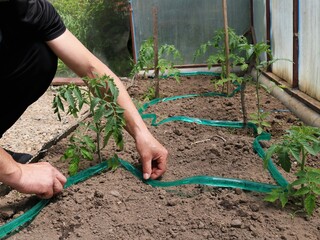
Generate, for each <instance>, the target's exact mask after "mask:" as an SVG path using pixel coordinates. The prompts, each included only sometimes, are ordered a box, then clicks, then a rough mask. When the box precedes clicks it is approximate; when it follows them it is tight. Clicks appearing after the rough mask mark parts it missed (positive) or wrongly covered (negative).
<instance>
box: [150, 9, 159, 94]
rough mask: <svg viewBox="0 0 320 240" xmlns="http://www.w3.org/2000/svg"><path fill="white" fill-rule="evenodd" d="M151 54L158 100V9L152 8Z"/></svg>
mask: <svg viewBox="0 0 320 240" xmlns="http://www.w3.org/2000/svg"><path fill="white" fill-rule="evenodd" d="M152 13H153V52H154V68H155V69H154V80H155V81H156V82H155V98H159V85H160V83H159V81H160V80H159V67H158V63H159V47H158V8H157V7H153V9H152Z"/></svg>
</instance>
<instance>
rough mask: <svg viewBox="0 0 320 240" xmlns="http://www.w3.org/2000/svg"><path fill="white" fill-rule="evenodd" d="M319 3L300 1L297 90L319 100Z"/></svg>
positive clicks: (311, 0) (312, 0) (315, 0)
mask: <svg viewBox="0 0 320 240" xmlns="http://www.w3.org/2000/svg"><path fill="white" fill-rule="evenodd" d="M319 22H320V1H318V0H308V1H300V30H299V31H300V33H299V39H300V42H299V46H300V47H299V48H300V52H299V58H300V60H299V88H300V90H301V91H303V92H305V93H306V94H308V95H309V96H311V97H314V98H316V99H318V100H320V77H319V76H320V68H319V64H318V63H319V59H320V42H319V39H320V29H319Z"/></svg>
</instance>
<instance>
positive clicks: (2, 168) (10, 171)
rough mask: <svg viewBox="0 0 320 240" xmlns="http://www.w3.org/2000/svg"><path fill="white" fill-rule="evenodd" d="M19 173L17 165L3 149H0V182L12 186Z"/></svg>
mask: <svg viewBox="0 0 320 240" xmlns="http://www.w3.org/2000/svg"><path fill="white" fill-rule="evenodd" d="M20 171H21V170H20V168H19V166H18V163H16V162H15V161H14V160H13V159H12V157H11V155H10V154H8V153H7V152H6V151H5V150H4V149H3V148H0V182H3V183H5V184H8V185H10V184H12V183H13V182H14V181H15V178H16V177H17V175H19V173H20Z"/></svg>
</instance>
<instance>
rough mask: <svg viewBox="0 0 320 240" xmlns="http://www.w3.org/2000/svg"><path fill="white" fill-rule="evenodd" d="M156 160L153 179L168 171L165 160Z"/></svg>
mask: <svg viewBox="0 0 320 240" xmlns="http://www.w3.org/2000/svg"><path fill="white" fill-rule="evenodd" d="M155 162H156V164H155V166H154V167H153V168H152V174H151V178H152V179H157V178H158V177H160V176H161V175H162V174H163V173H164V172H165V171H166V164H165V163H164V162H161V161H160V162H158V161H155Z"/></svg>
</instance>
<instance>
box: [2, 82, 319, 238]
mask: <svg viewBox="0 0 320 240" xmlns="http://www.w3.org/2000/svg"><path fill="white" fill-rule="evenodd" d="M148 86H149V82H148V81H146V80H137V82H136V84H135V85H134V86H133V87H131V88H130V94H131V95H132V96H133V97H134V98H135V99H139V98H140V99H141V95H142V94H143V93H144V92H145V91H146V89H147V87H148ZM160 88H161V97H168V96H176V95H183V94H189V93H203V92H208V91H212V90H213V85H212V84H211V83H210V78H209V77H184V78H182V79H181V82H180V83H177V82H175V80H172V79H167V80H161V84H160ZM261 96H262V101H261V103H262V108H263V110H264V111H270V112H271V115H270V118H269V121H270V123H271V124H272V127H271V128H269V129H267V130H268V131H269V132H270V133H271V134H272V136H273V138H272V140H271V142H264V143H263V146H265V147H268V146H269V145H270V143H272V142H273V141H276V140H277V139H279V137H280V136H281V135H282V134H283V133H284V131H285V130H286V129H287V128H288V127H289V126H291V125H293V124H295V125H297V124H301V122H300V121H299V120H298V119H297V118H296V117H295V116H294V115H293V114H292V113H291V112H290V111H287V109H286V107H285V106H284V105H283V104H281V103H280V102H279V101H278V100H277V99H275V98H273V97H272V96H270V95H268V94H267V93H266V92H264V91H261ZM247 101H248V109H249V112H253V111H255V109H256V105H255V104H256V98H255V94H254V88H253V87H252V86H249V87H248V88H247ZM137 102H138V101H137ZM147 112H154V113H156V114H157V116H158V120H161V119H164V118H167V117H170V116H176V115H184V116H190V117H196V118H201V119H213V120H230V121H241V119H242V115H241V111H240V98H239V94H236V96H235V97H232V98H225V97H198V98H188V99H182V100H176V101H171V102H162V103H159V104H157V105H154V106H152V107H150V108H149V109H148V110H147ZM88 120H89V121H90V119H88ZM146 122H148V123H150V121H149V120H146ZM150 130H151V131H152V132H153V134H154V135H155V136H156V137H157V139H158V140H159V141H160V142H161V143H163V144H164V146H166V147H167V149H168V150H169V152H170V157H169V166H168V171H167V172H166V174H165V175H164V176H163V178H162V179H161V181H171V180H178V179H181V178H185V177H190V176H196V175H209V176H218V177H227V178H239V179H245V180H251V181H256V182H264V183H271V184H275V182H274V180H273V179H272V178H271V177H270V175H269V173H268V172H267V171H266V170H265V169H264V168H263V164H262V160H261V159H260V158H259V157H258V156H257V154H256V153H255V152H254V150H253V149H252V141H253V139H254V137H253V134H252V132H250V131H248V132H247V131H245V130H242V129H230V128H221V127H208V126H204V125H198V124H195V123H185V122H170V123H166V124H163V125H160V126H158V127H152V126H150ZM67 144H68V138H65V139H62V140H61V141H59V142H58V143H57V144H56V145H54V146H52V147H51V148H50V149H48V151H47V154H46V156H45V157H44V158H43V159H42V160H41V161H48V162H50V163H52V164H53V165H55V166H56V167H57V168H59V169H60V170H61V171H62V172H64V173H65V174H66V175H67V174H68V173H67V163H64V162H62V161H61V160H60V157H61V155H62V154H63V152H64V150H65V149H66V146H67ZM113 151H114V147H113V145H112V144H110V145H109V146H108V148H107V149H106V150H105V152H104V154H105V155H106V156H108V155H110V154H112V152H113ZM119 156H120V157H121V158H122V159H124V160H127V161H129V162H131V163H133V164H135V165H136V166H137V167H139V165H138V164H137V163H138V160H139V156H138V154H137V152H136V150H135V147H134V142H133V141H132V138H131V137H130V136H128V134H126V135H125V150H124V151H123V152H119ZM95 164H96V162H90V163H88V162H84V163H83V165H82V169H84V168H86V167H88V166H92V165H95ZM279 171H280V172H281V173H282V174H283V175H284V176H285V177H286V178H287V179H288V180H292V179H293V176H292V175H291V174H285V173H283V172H282V171H281V170H279ZM264 196H265V195H264V194H262V193H257V192H250V191H243V190H240V189H231V188H218V187H208V186H203V185H183V186H178V187H170V188H154V187H151V186H150V185H148V184H146V183H144V182H142V181H140V180H139V179H137V178H136V177H134V176H133V175H132V174H131V173H129V172H128V171H126V170H125V169H123V168H119V169H117V170H116V171H114V172H110V171H109V172H104V173H101V174H99V175H97V176H94V177H92V178H90V179H88V180H86V181H85V182H83V183H79V184H77V185H74V186H71V187H70V188H68V189H65V190H64V191H63V193H62V194H60V195H59V196H57V197H55V198H54V199H52V201H51V202H50V204H49V205H48V206H47V207H45V208H44V209H43V210H42V211H41V212H40V214H39V215H38V216H37V217H36V218H35V219H34V220H33V221H32V222H31V223H30V224H29V225H28V226H27V227H25V228H23V229H22V230H21V231H20V232H18V233H16V234H15V235H13V236H11V237H10V239H35V240H36V239H59V240H61V239H183V240H185V239H311V240H313V239H320V234H319V232H320V219H319V213H320V211H319V209H318V210H316V211H315V213H314V215H313V216H312V217H306V216H305V215H304V214H303V213H300V212H296V213H295V211H296V210H298V208H297V207H296V206H295V205H294V204H293V203H291V202H290V203H289V204H288V206H287V207H286V208H285V209H282V208H281V207H280V206H279V205H276V204H270V203H267V202H265V201H263V198H264ZM37 201H38V199H36V198H35V197H33V196H25V195H22V194H19V193H17V192H15V191H11V192H10V193H9V194H8V195H6V196H4V197H1V202H0V203H1V205H0V213H1V216H2V220H1V218H0V221H1V222H2V224H4V223H5V222H7V221H9V220H11V219H12V218H13V217H17V216H19V215H20V214H22V213H23V212H25V211H26V210H27V209H29V208H30V207H32V206H33V205H34V204H35V203H36V202H37Z"/></svg>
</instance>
